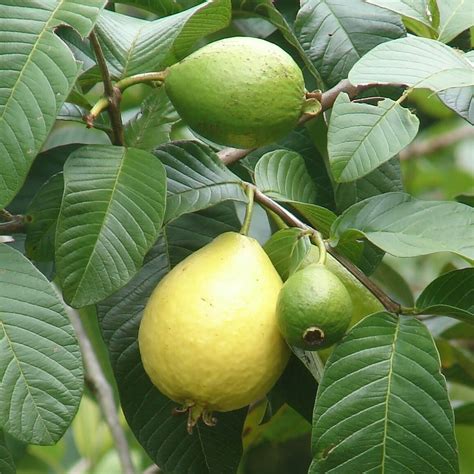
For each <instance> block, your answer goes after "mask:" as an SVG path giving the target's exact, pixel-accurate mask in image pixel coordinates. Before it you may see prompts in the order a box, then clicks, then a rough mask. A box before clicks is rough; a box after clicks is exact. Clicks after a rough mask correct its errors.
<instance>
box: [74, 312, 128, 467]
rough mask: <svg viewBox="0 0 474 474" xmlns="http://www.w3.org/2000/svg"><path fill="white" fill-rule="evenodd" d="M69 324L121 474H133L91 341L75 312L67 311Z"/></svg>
mask: <svg viewBox="0 0 474 474" xmlns="http://www.w3.org/2000/svg"><path fill="white" fill-rule="evenodd" d="M68 313H69V317H70V319H71V323H72V325H73V327H74V330H75V332H76V335H77V339H78V341H79V345H80V347H81V353H82V357H83V359H84V365H85V367H86V370H87V374H86V380H87V382H89V384H90V385H91V386H92V390H93V392H94V393H95V395H96V397H97V401H98V402H99V405H100V408H101V410H102V413H103V414H104V417H105V421H106V422H107V425H108V426H109V428H110V432H111V434H112V436H113V438H114V442H115V448H116V450H117V454H118V456H119V459H120V463H121V464H122V472H123V473H124V474H135V472H136V471H135V468H134V467H133V463H132V458H131V456H130V448H129V446H128V442H127V438H126V436H125V432H124V431H123V429H122V425H121V424H120V420H119V417H118V413H117V407H116V405H115V400H114V394H113V391H112V387H111V386H110V384H109V382H108V381H107V378H106V377H105V374H104V372H103V371H102V367H101V366H100V362H99V360H98V358H97V355H96V353H95V352H94V349H93V347H92V344H91V341H90V339H89V337H88V335H87V332H86V330H85V328H84V325H83V324H82V321H81V317H80V315H79V314H78V312H77V311H76V310H73V309H71V310H70V311H68Z"/></svg>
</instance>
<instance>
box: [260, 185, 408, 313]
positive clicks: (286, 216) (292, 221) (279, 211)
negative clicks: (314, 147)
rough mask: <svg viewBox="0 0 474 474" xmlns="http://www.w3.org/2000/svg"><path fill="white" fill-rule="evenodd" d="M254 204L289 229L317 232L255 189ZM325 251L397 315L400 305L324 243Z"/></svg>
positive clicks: (388, 309)
mask: <svg viewBox="0 0 474 474" xmlns="http://www.w3.org/2000/svg"><path fill="white" fill-rule="evenodd" d="M254 199H255V202H259V203H260V204H262V206H265V207H266V208H267V209H269V210H271V211H272V212H274V213H275V214H276V215H277V216H279V217H281V219H282V220H283V221H285V222H286V223H287V224H288V225H289V226H291V227H298V228H300V229H303V230H307V231H312V232H317V230H316V229H313V228H312V227H310V226H309V225H307V224H305V223H304V222H302V221H301V220H299V219H298V218H297V217H296V216H294V215H293V214H292V213H291V212H290V211H288V210H287V209H285V208H284V207H283V206H281V205H280V204H278V203H277V202H275V201H274V200H273V199H271V198H269V197H268V196H266V195H265V194H263V193H262V191H260V190H259V189H257V188H255V194H254ZM326 250H327V252H328V253H329V254H331V255H332V256H333V257H334V258H335V259H336V260H337V261H338V262H339V263H340V264H341V265H342V266H344V267H345V268H346V269H347V270H348V271H349V272H351V273H352V275H354V276H355V277H356V278H357V279H358V280H359V281H360V282H361V283H362V284H363V285H364V286H365V287H366V288H367V289H368V290H369V291H370V292H371V293H372V294H373V295H374V296H375V297H376V298H377V299H378V300H379V301H380V302H381V303H382V304H383V306H384V308H385V309H386V310H387V311H390V312H391V313H399V312H400V309H401V308H400V305H399V304H398V303H396V302H395V301H393V300H392V299H391V298H390V297H389V296H388V295H387V294H385V292H384V291H383V290H382V289H381V288H379V287H378V286H377V285H376V284H375V283H374V282H373V281H372V280H370V279H369V278H368V277H367V276H366V275H365V274H364V273H363V272H362V271H361V270H359V268H358V267H357V266H355V265H354V264H353V263H352V262H351V261H350V260H348V259H347V258H345V257H344V256H342V255H340V254H339V253H338V252H337V251H336V250H335V249H333V248H332V247H330V246H329V245H328V244H327V243H326Z"/></svg>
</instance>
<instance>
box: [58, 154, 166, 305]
mask: <svg viewBox="0 0 474 474" xmlns="http://www.w3.org/2000/svg"><path fill="white" fill-rule="evenodd" d="M64 182H65V185H64V197H63V201H62V204H61V209H60V213H59V218H58V223H57V232H56V266H57V271H58V277H59V279H60V282H61V287H62V289H63V293H64V297H65V299H66V301H67V302H68V303H70V304H71V306H74V307H81V306H85V305H88V304H92V303H95V302H97V301H100V300H101V299H103V298H105V297H106V296H108V295H110V294H111V293H113V292H114V291H115V290H117V289H118V288H120V287H121V286H123V285H124V284H125V283H126V282H127V281H128V280H129V279H130V278H131V277H132V276H133V275H134V274H135V272H136V271H137V270H138V268H139V267H140V265H141V264H142V262H143V257H144V256H145V254H146V252H147V251H148V250H149V249H150V247H151V246H152V245H153V243H154V242H155V240H156V238H157V235H158V232H159V230H160V228H161V223H162V221H163V215H164V208H165V193H166V181H165V171H164V169H163V166H162V165H161V163H160V162H159V160H157V159H156V158H155V157H154V156H153V155H151V154H149V153H147V152H145V151H142V150H138V149H134V148H128V149H127V148H121V147H112V146H99V145H96V146H86V147H82V148H80V149H79V150H77V151H76V152H74V153H72V154H71V155H70V157H69V159H68V161H67V162H66V164H65V166H64Z"/></svg>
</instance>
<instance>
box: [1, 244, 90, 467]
mask: <svg viewBox="0 0 474 474" xmlns="http://www.w3.org/2000/svg"><path fill="white" fill-rule="evenodd" d="M82 377H83V373H82V363H81V354H80V351H79V346H78V343H77V340H76V337H75V335H74V331H73V329H72V326H71V324H70V322H69V318H68V316H67V314H66V311H65V309H64V306H63V305H62V303H61V301H60V300H59V297H58V295H57V293H56V291H55V289H54V288H53V287H52V286H51V284H50V283H49V282H48V280H47V279H46V277H45V276H44V275H42V274H41V273H40V272H39V271H38V270H37V269H36V268H35V267H34V266H33V264H32V263H31V262H29V261H28V260H27V259H26V258H25V257H24V256H23V255H21V254H20V253H19V252H18V251H16V250H14V249H12V248H10V247H8V246H7V245H5V244H2V245H0V382H1V383H0V426H2V427H3V430H4V431H5V432H6V433H9V434H11V435H12V436H14V437H15V438H17V439H19V440H21V441H24V442H27V443H33V444H54V443H56V442H57V441H58V440H59V439H60V438H61V437H62V436H63V434H64V433H65V431H66V429H67V428H68V426H69V424H70V423H71V421H72V419H73V417H74V415H75V413H76V410H77V407H78V405H79V401H80V399H81V395H82ZM2 472H3V471H2Z"/></svg>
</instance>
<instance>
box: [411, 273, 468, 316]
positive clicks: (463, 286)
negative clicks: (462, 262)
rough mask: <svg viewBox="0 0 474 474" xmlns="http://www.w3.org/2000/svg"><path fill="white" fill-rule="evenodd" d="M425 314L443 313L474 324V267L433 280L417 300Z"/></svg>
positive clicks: (417, 305)
mask: <svg viewBox="0 0 474 474" xmlns="http://www.w3.org/2000/svg"><path fill="white" fill-rule="evenodd" d="M416 307H417V308H418V310H419V311H420V312H423V313H425V314H441V315H443V316H451V317H453V318H456V319H460V320H462V321H465V322H468V323H470V324H474V268H472V267H471V268H463V269H462V270H454V271H452V272H449V273H445V274H444V275H441V276H440V277H439V278H437V279H436V280H434V281H432V282H431V283H430V284H429V285H428V286H427V287H426V288H425V289H424V290H423V292H422V293H421V295H420V296H419V297H418V299H417V301H416Z"/></svg>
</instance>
